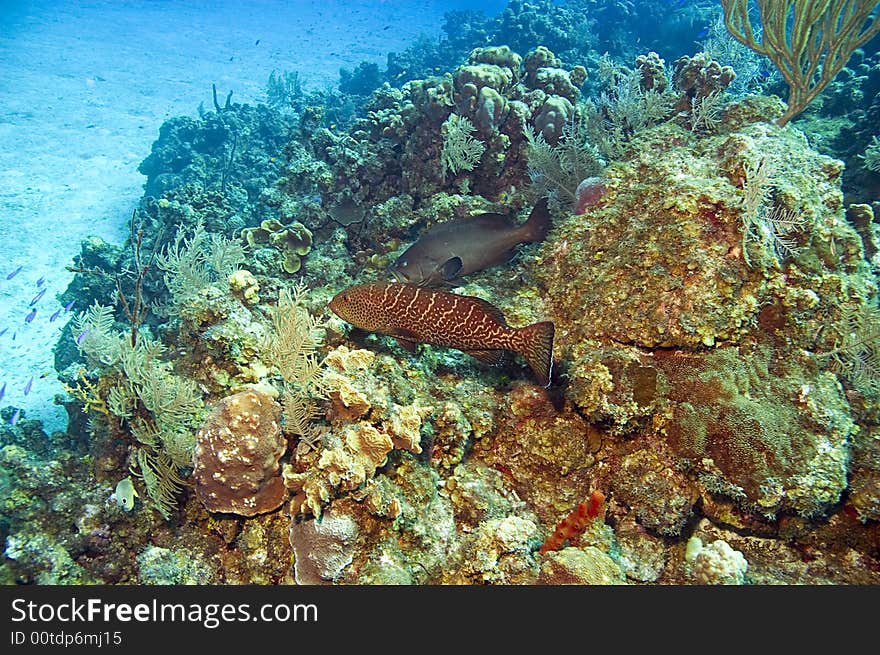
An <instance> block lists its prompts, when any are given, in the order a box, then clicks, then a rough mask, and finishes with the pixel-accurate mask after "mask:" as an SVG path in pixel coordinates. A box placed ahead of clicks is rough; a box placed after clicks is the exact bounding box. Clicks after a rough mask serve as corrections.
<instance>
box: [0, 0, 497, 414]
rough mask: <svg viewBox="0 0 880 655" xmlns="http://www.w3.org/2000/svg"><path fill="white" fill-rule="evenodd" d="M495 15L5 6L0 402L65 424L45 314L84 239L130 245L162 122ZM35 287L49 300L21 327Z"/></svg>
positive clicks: (348, 7)
mask: <svg viewBox="0 0 880 655" xmlns="http://www.w3.org/2000/svg"><path fill="white" fill-rule="evenodd" d="M503 4H504V3H503V2H500V1H497V0H496V1H495V2H489V3H473V2H464V1H459V2H450V1H447V2H441V1H439V0H437V1H425V0H423V1H420V2H406V1H403V0H386V1H384V2H381V1H373V2H368V1H366V0H346V1H343V0H336V1H333V0H294V1H288V2H280V1H275V2H273V1H270V0H217V1H213V2H211V1H208V0H199V1H187V2H184V1H177V2H175V1H170V0H153V1H150V0H136V1H126V0H89V1H86V2H63V1H60V0H33V1H15V0H4V1H3V2H2V4H0V331H2V330H3V329H4V328H8V330H7V332H6V333H5V334H3V335H2V336H0V387H2V386H3V384H4V383H5V384H6V385H7V386H6V393H5V397H4V398H3V399H2V400H0V407H5V406H7V405H15V406H16V407H22V408H23V409H24V411H25V413H26V415H27V416H28V417H29V418H39V419H41V420H42V421H43V422H44V426H45V428H46V430H47V431H49V432H51V431H54V430H64V429H66V425H67V416H66V414H65V412H64V411H63V409H61V408H60V407H58V406H55V405H54V404H53V401H52V399H53V397H54V395H55V394H57V393H62V389H61V387H60V385H59V384H58V382H57V381H56V380H55V377H54V371H53V354H52V348H53V346H54V345H55V343H56V342H57V339H58V335H59V332H60V331H61V329H62V327H63V326H64V325H65V324H66V323H67V320H65V318H64V317H63V316H62V317H61V318H60V319H59V320H56V321H55V322H52V323H50V322H49V316H50V315H51V314H52V313H53V312H54V311H55V310H56V309H57V308H58V307H59V305H58V302H57V300H56V294H58V293H61V292H62V291H63V290H64V289H65V288H66V287H67V285H68V283H69V282H70V280H71V277H72V274H71V273H68V272H67V271H66V270H65V266H67V265H69V264H71V263H72V261H73V257H74V256H75V255H76V254H77V253H79V251H80V241H81V239H82V238H83V237H84V236H86V235H98V236H100V237H102V238H104V239H106V240H108V241H111V242H115V243H117V244H122V242H123V241H124V239H125V236H126V234H125V230H126V222H127V220H128V218H129V216H130V215H131V211H132V209H133V208H134V206H135V204H136V203H137V201H138V198H139V197H140V196H141V194H142V192H143V188H142V186H143V182H144V178H143V176H142V175H140V174H139V173H138V172H137V166H138V164H139V163H140V162H141V161H142V160H143V159H144V157H146V156H147V155H148V154H149V152H150V145H151V144H152V142H153V141H154V140H155V138H156V136H157V134H158V130H159V126H160V125H161V124H162V121H163V120H165V119H167V118H169V117H171V116H175V115H194V114H195V113H196V108H197V107H198V105H199V103H200V102H202V103H204V105H205V107H207V108H211V106H212V104H211V83H212V82H213V83H216V85H217V90H218V95H219V96H220V100H221V102H222V101H223V99H224V98H225V95H226V93H227V92H228V91H229V90H230V89H231V90H232V91H234V95H233V101H237V102H252V103H253V102H258V101H260V100H262V99H263V98H264V90H265V85H266V80H267V79H268V77H269V73H270V72H271V71H272V70H273V69H275V70H278V71H281V70H296V71H299V73H300V76H301V78H302V79H303V80H304V82H305V83H306V85H307V86H319V85H322V84H326V83H329V84H335V83H336V82H337V81H338V74H339V68H340V67H341V66H346V67H348V68H353V67H354V66H356V65H357V64H358V63H359V62H360V61H362V60H368V61H373V62H376V63H377V64H379V65H380V66H381V67H383V68H384V65H385V62H386V54H387V52H388V51H389V50H402V49H403V48H405V47H407V46H408V45H410V44H411V43H412V42H413V41H414V40H415V38H416V37H417V36H418V35H419V34H420V33H424V34H428V35H430V36H431V37H432V38H436V37H437V36H438V35H439V34H440V31H441V25H442V17H443V13H444V12H445V11H447V10H449V9H456V8H464V7H467V6H471V7H475V6H477V7H480V8H482V9H483V10H484V11H487V12H492V11H497V10H498V9H499V8H500V7H502V6H503ZM386 26H390V27H388V29H385V28H386ZM257 40H259V43H257ZM19 266H21V267H22V270H21V272H20V273H19V274H18V275H17V276H15V277H14V278H13V279H12V280H7V279H6V276H7V274H8V273H10V272H11V271H13V270H15V269H16V268H17V267H19ZM40 278H45V283H44V284H43V287H45V288H47V289H48V290H47V292H46V294H45V296H44V297H43V298H42V299H41V300H39V301H38V302H37V303H36V305H35V306H36V307H37V315H36V317H35V319H34V320H33V322H31V323H25V320H24V319H25V316H26V315H27V314H28V312H29V311H30V309H31V308H30V307H29V303H30V301H31V300H32V299H33V298H34V296H35V295H36V294H37V292H38V291H39V288H40V287H38V286H37V281H38V280H39V279H40ZM80 309H81V308H80ZM68 318H69V317H68ZM13 334H14V335H15V339H14V340H13ZM44 373H49V375H48V377H46V378H45V379H40V377H39V376H40V375H41V374H44ZM31 377H33V378H34V381H33V387H32V390H31V391H30V394H29V395H28V396H27V397H25V395H24V388H25V386H26V384H27V382H28V380H29V379H30V378H31Z"/></svg>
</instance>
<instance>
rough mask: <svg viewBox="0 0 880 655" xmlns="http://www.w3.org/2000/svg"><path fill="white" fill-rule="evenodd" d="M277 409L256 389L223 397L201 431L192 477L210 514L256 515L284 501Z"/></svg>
mask: <svg viewBox="0 0 880 655" xmlns="http://www.w3.org/2000/svg"><path fill="white" fill-rule="evenodd" d="M280 418H281V406H280V405H279V404H278V403H276V402H275V401H274V400H273V399H272V397H271V396H269V395H268V394H266V393H263V392H261V391H257V390H248V391H242V392H240V393H237V394H234V395H232V396H227V397H226V398H224V399H223V400H221V401H220V403H219V404H218V405H217V407H215V408H214V411H213V412H211V414H210V416H208V418H207V419H206V420H205V423H204V425H202V427H201V428H200V429H199V432H198V434H197V436H196V447H195V450H194V452H193V467H194V471H193V477H194V479H195V490H196V494H197V495H198V497H199V500H201V501H202V503H203V504H204V505H205V507H206V508H207V509H208V511H211V512H230V513H232V514H241V515H242V516H254V515H256V514H263V513H265V512H271V511H272V510H275V509H277V508H278V507H280V506H281V504H282V503H283V502H284V500H285V498H286V497H287V490H286V489H285V487H284V483H283V482H282V480H281V477H280V475H279V474H278V473H279V466H278V461H279V460H280V459H281V456H282V455H283V454H284V451H285V450H287V441H286V440H285V438H284V437H283V436H282V434H281V426H280V423H279V420H280Z"/></svg>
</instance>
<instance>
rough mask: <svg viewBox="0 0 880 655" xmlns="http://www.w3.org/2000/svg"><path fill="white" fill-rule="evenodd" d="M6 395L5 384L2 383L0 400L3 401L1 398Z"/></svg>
mask: <svg viewBox="0 0 880 655" xmlns="http://www.w3.org/2000/svg"><path fill="white" fill-rule="evenodd" d="M5 395H6V383H5V382H4V383H3V386H2V387H0V400H3V396H5Z"/></svg>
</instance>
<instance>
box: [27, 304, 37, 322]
mask: <svg viewBox="0 0 880 655" xmlns="http://www.w3.org/2000/svg"><path fill="white" fill-rule="evenodd" d="M36 316H37V308H36V307H34V308H33V309H32V310H31V311H30V312H28V315H27V316H25V317H24V322H25V323H30V322H31V321H33V320H34V318H36Z"/></svg>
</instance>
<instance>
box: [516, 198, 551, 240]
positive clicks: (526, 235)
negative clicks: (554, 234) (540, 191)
mask: <svg viewBox="0 0 880 655" xmlns="http://www.w3.org/2000/svg"><path fill="white" fill-rule="evenodd" d="M551 227H552V217H551V216H550V210H549V209H548V208H547V197H546V196H544V197H543V198H541V199H540V200H539V201H538V202H536V203H535V206H534V208H533V209H532V213H531V214H529V218H528V220H527V221H526V222H525V223H523V224H522V227H520V233H521V235H522V240H523V241H526V242H530V243H534V242H538V241H543V240H544V238H545V237H546V236H547V233H548V232H549V231H550V228H551Z"/></svg>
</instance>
